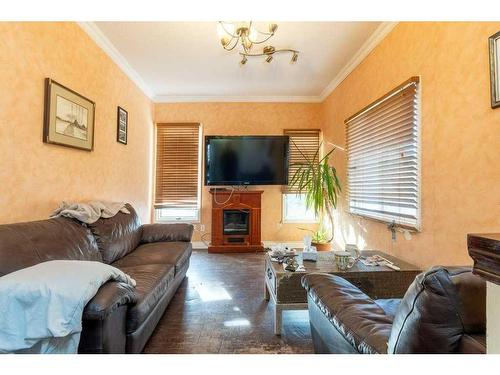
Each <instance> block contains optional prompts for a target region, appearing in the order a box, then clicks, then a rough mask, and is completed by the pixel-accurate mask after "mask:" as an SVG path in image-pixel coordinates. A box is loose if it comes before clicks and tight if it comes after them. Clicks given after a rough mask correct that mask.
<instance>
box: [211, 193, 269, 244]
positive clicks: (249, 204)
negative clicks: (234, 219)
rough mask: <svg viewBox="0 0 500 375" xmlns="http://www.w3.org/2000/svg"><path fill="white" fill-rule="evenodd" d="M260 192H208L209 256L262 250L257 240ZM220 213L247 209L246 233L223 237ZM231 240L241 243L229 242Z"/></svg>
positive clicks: (259, 221) (259, 233) (259, 235)
mask: <svg viewBox="0 0 500 375" xmlns="http://www.w3.org/2000/svg"><path fill="white" fill-rule="evenodd" d="M263 192H264V191H263V190H226V189H211V190H210V194H212V239H211V242H210V245H209V246H208V252H209V253H248V252H255V251H264V246H263V244H262V241H261V230H260V226H261V196H262V193H263ZM224 210H248V211H249V230H248V234H234V235H229V234H224ZM231 240H238V241H242V242H241V243H232V242H230V241H231Z"/></svg>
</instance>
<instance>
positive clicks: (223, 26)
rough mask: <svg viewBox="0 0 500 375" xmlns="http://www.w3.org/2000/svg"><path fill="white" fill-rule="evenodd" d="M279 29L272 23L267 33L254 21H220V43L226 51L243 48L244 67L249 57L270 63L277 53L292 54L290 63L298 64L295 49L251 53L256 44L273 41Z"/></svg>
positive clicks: (241, 53) (218, 27)
mask: <svg viewBox="0 0 500 375" xmlns="http://www.w3.org/2000/svg"><path fill="white" fill-rule="evenodd" d="M277 29H278V25H277V24H275V23H270V24H269V26H268V31H267V32H264V31H260V30H258V29H257V28H256V27H255V26H254V25H253V24H252V21H250V22H238V23H232V22H223V21H219V23H218V24H217V33H218V34H219V39H220V42H221V44H222V47H223V48H224V49H225V50H226V51H232V50H233V49H235V48H236V47H237V46H238V45H240V46H241V47H243V50H242V51H240V52H239V54H240V55H241V57H242V59H241V61H240V65H242V66H243V65H245V64H246V62H247V61H248V57H258V56H263V57H265V61H266V62H268V63H270V62H271V61H272V60H273V57H274V54H275V53H291V54H292V58H291V60H290V63H291V64H293V63H296V62H297V59H298V58H299V51H297V50H294V49H276V48H275V47H273V46H265V47H264V48H263V49H262V52H261V53H259V52H252V51H251V49H252V47H253V45H254V44H262V43H265V42H267V41H268V40H269V39H271V38H272V37H273V36H274V34H275V33H276V30H277Z"/></svg>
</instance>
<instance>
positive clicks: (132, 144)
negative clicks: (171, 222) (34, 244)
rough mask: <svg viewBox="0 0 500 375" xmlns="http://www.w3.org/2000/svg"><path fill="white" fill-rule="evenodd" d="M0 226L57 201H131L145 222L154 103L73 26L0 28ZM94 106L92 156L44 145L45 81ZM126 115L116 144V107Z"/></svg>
mask: <svg viewBox="0 0 500 375" xmlns="http://www.w3.org/2000/svg"><path fill="white" fill-rule="evenodd" d="M0 51H1V53H0V67H1V69H0V92H1V93H2V94H1V97H0V223H10V222H18V221H27V220H36V219H44V218H47V217H48V215H49V214H50V212H51V211H52V210H53V209H55V208H56V207H57V205H58V203H59V202H60V201H61V200H67V201H72V200H92V199H104V200H116V201H120V200H123V201H129V202H131V203H132V204H133V205H134V206H135V207H136V208H137V209H138V211H139V213H140V215H141V217H142V219H143V220H144V221H149V219H150V216H149V206H150V190H151V185H150V181H151V178H150V174H151V171H150V168H151V155H150V152H151V147H152V129H153V125H152V124H153V122H152V116H153V107H152V103H151V101H150V100H149V99H148V98H147V97H146V96H145V95H144V94H143V93H142V92H141V91H140V90H139V89H138V88H137V87H136V86H135V85H134V84H133V83H132V82H131V81H130V80H129V79H128V78H127V76H126V75H125V74H124V73H123V72H122V71H121V70H120V69H119V68H118V66H116V65H115V64H114V63H113V62H112V61H111V60H110V58H109V57H108V56H107V55H106V54H105V53H104V52H103V51H102V50H101V49H100V48H99V47H98V46H97V45H96V44H95V43H94V42H93V41H92V40H91V39H90V38H89V37H88V36H87V34H86V33H85V32H83V30H81V29H80V27H79V26H78V25H77V24H75V23H52V22H50V23H49V22H47V23H6V22H3V23H0ZM45 77H50V78H52V79H54V80H55V81H57V82H59V83H61V84H63V85H65V86H67V87H69V88H71V89H73V90H75V91H77V92H78V93H80V94H82V95H83V96H86V97H88V98H89V99H91V100H93V101H94V102H95V103H96V110H95V138H94V151H93V152H87V151H81V150H76V149H71V148H66V147H61V146H57V145H49V144H45V143H43V142H42V127H43V106H44V78H45ZM118 105H119V106H121V107H123V108H125V109H126V110H127V111H128V113H129V134H128V145H126V146H124V145H122V144H119V143H117V142H116V107H117V106H118Z"/></svg>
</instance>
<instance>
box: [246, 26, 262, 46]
mask: <svg viewBox="0 0 500 375" xmlns="http://www.w3.org/2000/svg"><path fill="white" fill-rule="evenodd" d="M258 36H259V33H258V32H257V29H256V28H255V26H254V25H252V26H251V27H250V32H249V35H248V37H249V38H250V40H251V41H252V42H256V41H257V37H258Z"/></svg>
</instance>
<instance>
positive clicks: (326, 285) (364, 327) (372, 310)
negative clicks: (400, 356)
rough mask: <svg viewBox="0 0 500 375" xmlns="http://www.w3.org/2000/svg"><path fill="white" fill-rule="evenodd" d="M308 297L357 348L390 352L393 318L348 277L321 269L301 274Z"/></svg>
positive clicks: (372, 352) (367, 350) (373, 351)
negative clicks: (318, 271)
mask: <svg viewBox="0 0 500 375" xmlns="http://www.w3.org/2000/svg"><path fill="white" fill-rule="evenodd" d="M302 286H303V287H304V288H305V289H306V291H307V293H308V300H309V301H310V302H312V303H315V304H316V306H317V307H318V309H319V310H321V312H322V313H323V314H324V315H325V317H326V318H327V319H328V320H329V321H330V323H331V324H332V325H333V327H334V328H335V329H336V330H337V331H338V332H339V333H340V334H341V335H342V336H343V337H344V338H345V340H346V341H347V342H348V343H349V344H350V345H351V346H352V347H353V348H354V349H355V350H356V351H357V352H358V353H363V354H377V353H387V339H388V338H389V334H390V332H391V323H392V318H391V317H390V316H388V315H386V313H385V311H384V310H383V309H382V308H381V307H380V306H379V305H377V304H376V303H375V302H374V301H373V300H372V299H371V298H370V297H368V296H367V295H366V294H364V293H363V292H362V291H361V290H359V289H358V288H357V287H355V286H354V285H352V284H351V283H350V282H348V281H347V280H345V279H343V278H341V277H339V276H336V275H328V274H322V273H310V274H308V275H305V276H304V277H302Z"/></svg>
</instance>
